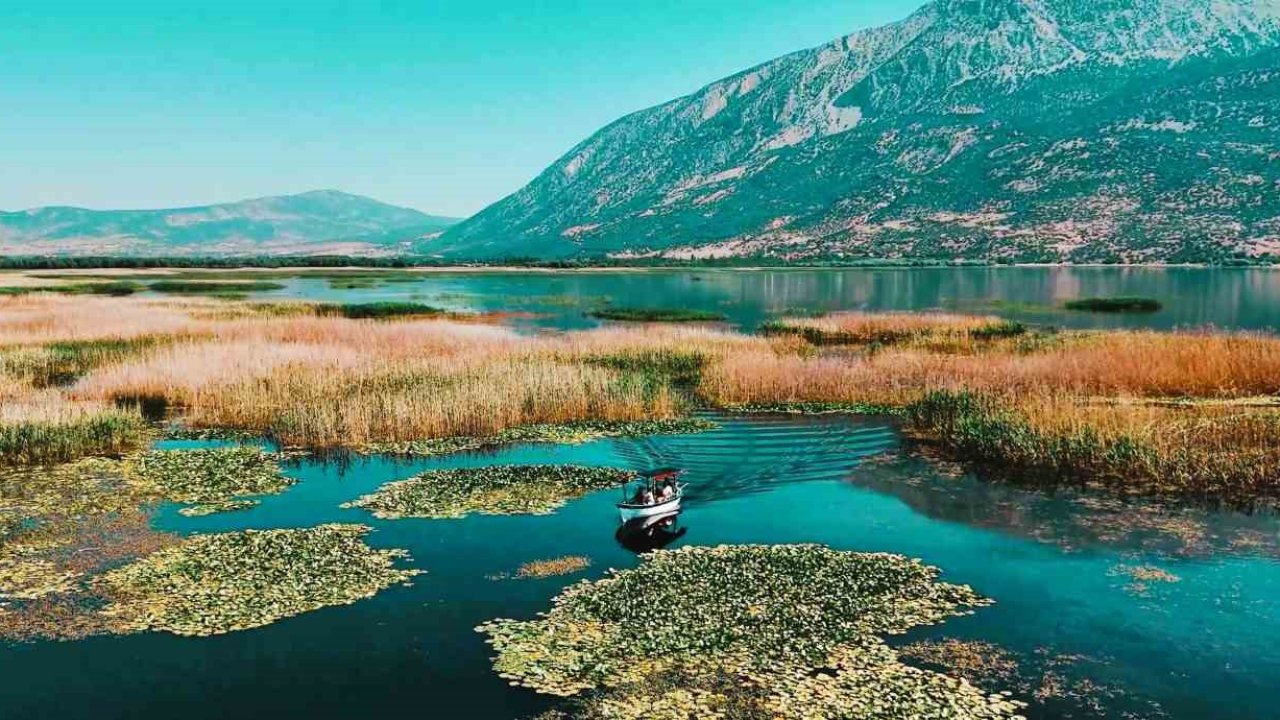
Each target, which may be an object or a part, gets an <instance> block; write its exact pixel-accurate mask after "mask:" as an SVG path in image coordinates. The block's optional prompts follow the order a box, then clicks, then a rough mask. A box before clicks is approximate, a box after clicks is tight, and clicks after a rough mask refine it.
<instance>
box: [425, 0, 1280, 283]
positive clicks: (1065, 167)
mask: <svg viewBox="0 0 1280 720" xmlns="http://www.w3.org/2000/svg"><path fill="white" fill-rule="evenodd" d="M425 247H427V248H430V249H431V251H433V252H439V253H442V254H445V255H449V256H454V257H503V256H507V257H511V256H538V257H544V258H566V257H580V256H603V255H612V256H621V257H636V256H665V257H682V258H699V257H700V258H709V257H730V256H754V255H770V256H775V257H779V258H785V259H793V260H794V259H804V258H815V259H816V258H832V257H843V258H863V257H865V258H943V259H954V258H968V259H980V260H989V261H1023V262H1030V261H1055V262H1056V261H1066V262H1094V261H1103V262H1158V261H1206V260H1222V259H1226V258H1232V257H1255V258H1257V257H1266V256H1271V255H1280V0H938V1H937V2H933V3H931V4H929V5H926V6H925V7H923V8H922V9H920V10H919V11H918V12H916V13H915V14H913V15H911V16H910V17H908V18H907V19H905V20H903V21H901V22H898V23H895V24H892V25H889V26H886V27H882V28H878V29H873V30H867V31H864V32H859V33H856V34H853V35H849V36H847V37H842V38H840V39H838V40H835V41H834V42H831V43H828V44H826V45H823V46H821V47H818V48H814V49H811V50H805V51H801V52H797V53H793V54H791V55H787V56H784V57H781V58H778V59H777V60H774V61H772V62H768V63H765V64H764V65H760V66H758V67H756V68H752V69H750V70H747V71H744V72H742V73H739V74H737V75H734V76H732V77H729V78H726V79H724V80H720V81H719V82H716V83H713V84H711V85H708V86H707V87H705V88H703V89H702V90H700V91H698V92H696V93H694V94H692V95H689V96H687V97H683V98H680V99H677V100H673V101H671V102H668V103H666V104H664V105H660V106H658V107H654V108H651V109H648V110H644V111H641V112H638V113H635V114H633V115H629V116H627V117H624V118H622V119H621V120H618V121H617V122H615V123H613V124H612V125H609V126H608V127H606V128H604V129H603V130H601V131H599V132H598V133H596V134H595V135H593V136H592V137H590V138H588V139H587V140H586V141H584V142H583V143H581V144H580V145H578V146H577V147H575V148H573V149H572V150H571V151H569V153H568V154H567V155H565V156H564V157H563V158H561V159H560V160H559V161H557V162H556V163H555V164H554V165H552V166H551V167H550V168H548V169H547V170H546V171H544V172H543V173H542V174H541V175H539V176H538V177H537V178H536V179H535V180H534V181H533V182H531V183H530V184H529V185H528V186H526V187H525V188H523V189H521V190H519V191H518V192H516V193H515V194H513V195H511V196H510V197H507V198H505V199H503V200H501V201H500V202H498V203H496V204H494V205H492V206H490V207H489V208H487V209H486V210H484V211H482V212H481V213H479V214H478V215H476V216H475V217H473V218H471V219H469V220H467V221H465V222H462V223H460V224H458V225H456V226H454V227H453V228H451V229H449V230H448V231H446V232H445V233H444V234H443V235H442V236H441V237H440V238H438V239H436V240H433V241H429V242H428V243H426V244H425Z"/></svg>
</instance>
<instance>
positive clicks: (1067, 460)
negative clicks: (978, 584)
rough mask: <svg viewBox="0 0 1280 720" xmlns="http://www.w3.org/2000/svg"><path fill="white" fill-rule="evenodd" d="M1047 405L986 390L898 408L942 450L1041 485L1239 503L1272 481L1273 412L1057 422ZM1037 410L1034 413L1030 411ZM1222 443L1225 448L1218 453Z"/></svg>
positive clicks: (1278, 419) (1277, 448)
mask: <svg viewBox="0 0 1280 720" xmlns="http://www.w3.org/2000/svg"><path fill="white" fill-rule="evenodd" d="M1054 410H1055V408H1052V406H1049V407H1048V409H1045V407H1043V406H1042V407H1039V408H1037V407H1034V406H1032V407H1031V408H1030V411H1028V410H1026V409H1021V408H1019V407H1017V406H1016V405H1013V404H1012V403H1009V402H1006V401H1001V400H998V399H996V398H993V397H990V396H984V395H979V394H974V393H965V392H944V391H939V392H934V393H931V394H929V395H928V396H926V397H925V398H923V399H922V400H920V401H919V402H917V403H914V404H912V405H911V406H909V407H908V408H907V413H906V417H907V425H906V426H907V429H908V430H909V431H910V432H913V433H916V434H918V435H920V436H922V437H924V438H926V439H929V440H930V441H931V442H933V443H935V444H936V445H938V446H940V447H942V448H944V449H946V450H947V451H948V452H950V453H953V454H955V455H957V456H959V457H962V458H970V459H976V460H979V461H982V462H984V463H985V464H986V466H987V467H988V469H989V470H991V471H993V472H996V473H997V474H999V475H1002V476H1004V477H1012V476H1014V475H1015V474H1017V473H1029V474H1030V475H1031V476H1033V477H1035V478H1036V482H1037V483H1040V484H1052V483H1071V484H1082V485H1095V486H1100V487H1107V488H1110V489H1113V490H1118V491H1122V492H1139V493H1149V494H1170V495H1179V496H1199V497H1202V498H1205V499H1216V500H1226V501H1235V502H1240V503H1244V504H1247V503H1249V502H1251V501H1252V500H1253V499H1255V498H1257V497H1258V496H1260V495H1262V494H1265V493H1267V492H1268V491H1269V490H1271V489H1273V488H1274V483H1275V472H1274V468H1275V467H1276V466H1277V465H1278V464H1280V444H1277V443H1276V437H1277V434H1278V433H1280V414H1275V413H1261V414H1260V413H1254V412H1249V411H1247V409H1246V411H1245V412H1238V411H1237V412H1232V411H1231V408H1225V409H1224V410H1225V411H1219V412H1218V413H1216V414H1208V413H1204V414H1201V415H1200V416H1199V417H1195V418H1193V421H1192V422H1190V423H1176V424H1175V423H1169V422H1167V421H1166V422H1164V423H1160V424H1159V425H1156V424H1155V423H1150V424H1149V425H1148V426H1147V427H1146V428H1141V426H1138V427H1135V428H1133V429H1130V428H1127V427H1121V428H1119V429H1113V428H1106V427H1105V426H1103V425H1101V424H1099V425H1091V424H1080V423H1079V422H1078V421H1075V422H1073V421H1072V420H1074V418H1073V417H1070V416H1069V419H1068V420H1067V421H1061V420H1058V419H1057V418H1054V417H1053V415H1054ZM1037 411H1039V412H1040V414H1041V417H1040V418H1039V419H1037V418H1036V417H1035V416H1034V415H1032V414H1030V413H1034V412H1037ZM1177 412H1178V411H1177V410H1169V409H1161V408H1148V409H1146V410H1145V411H1144V412H1141V413H1140V414H1139V415H1138V416H1139V417H1145V418H1148V419H1155V420H1160V419H1163V418H1162V417H1161V416H1163V415H1165V414H1170V413H1172V414H1176V413H1177ZM1135 425H1136V423H1135ZM1152 428H1156V430H1155V432H1152ZM1143 430H1145V432H1144V431H1143ZM1223 446H1227V447H1229V448H1231V450H1232V451H1231V452H1223V451H1222V449H1221V448H1222V447H1223Z"/></svg>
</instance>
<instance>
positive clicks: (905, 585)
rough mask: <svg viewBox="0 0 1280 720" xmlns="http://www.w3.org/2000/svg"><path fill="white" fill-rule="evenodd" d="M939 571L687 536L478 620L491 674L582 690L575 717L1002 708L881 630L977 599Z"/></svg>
mask: <svg viewBox="0 0 1280 720" xmlns="http://www.w3.org/2000/svg"><path fill="white" fill-rule="evenodd" d="M937 576H938V570H937V569H935V568H931V567H928V566H926V565H923V564H922V563H920V562H919V561H915V560H910V559H907V558H904V557H901V556H897V555H888V554H867V553H853V552H840V551H836V550H831V549H829V548H826V547H822V546H818V545H774V546H768V545H743V546H720V547H688V548H682V549H680V550H676V551H658V552H655V553H653V554H651V555H648V556H645V558H644V560H643V562H642V563H641V564H640V566H639V567H637V568H634V569H630V570H624V571H621V572H615V573H613V574H612V575H610V576H609V577H606V578H605V579H603V580H599V581H595V582H583V583H579V584H577V585H572V586H570V587H569V588H568V589H567V590H565V591H564V592H563V593H562V594H561V595H560V596H559V597H557V598H556V599H555V601H554V603H553V606H552V609H551V610H550V611H549V612H547V613H545V614H543V615H541V616H539V617H538V618H537V619H534V620H529V621H518V620H502V619H500V620H494V621H491V622H489V623H486V624H484V625H482V626H480V627H479V628H477V630H479V631H480V632H482V633H484V634H486V635H488V636H489V639H490V642H491V643H492V645H493V646H494V649H495V650H496V651H497V657H496V659H495V661H494V668H495V670H497V671H498V672H499V674H501V675H502V677H504V678H507V679H508V680H511V681H513V682H516V683H519V684H521V685H524V686H525V687H529V688H532V689H534V690H537V691H538V692H541V693H547V694H553V695H561V696H575V695H582V694H583V693H586V695H585V696H584V697H582V699H581V700H580V701H579V703H578V705H577V706H576V707H575V708H574V709H575V713H574V717H588V718H597V717H599V718H603V717H611V718H637V719H638V718H647V717H663V718H666V717H671V718H677V717H679V718H684V717H713V716H714V717H726V716H731V717H734V718H752V719H754V718H760V719H761V720H763V719H765V718H812V717H877V718H904V719H905V718H943V717H949V718H1006V717H1013V716H1014V715H1015V714H1016V713H1017V711H1018V710H1019V709H1020V708H1021V704H1020V703H1017V702H1014V701H1012V700H1009V699H1008V698H1007V697H1006V696H1004V695H988V694H987V693H984V692H982V691H980V690H978V689H977V688H975V687H973V686H972V685H969V684H968V683H967V682H965V681H962V680H958V679H955V678H951V677H948V676H946V675H940V674H936V673H932V672H928V671H923V670H918V669H916V668H911V667H908V666H906V665H904V664H903V663H902V662H901V661H900V660H899V659H898V656H897V654H896V653H895V652H894V651H893V650H892V649H890V648H889V647H888V646H887V645H885V644H884V642H883V640H882V639H881V638H882V636H885V635H891V634H900V633H903V632H906V631H908V630H910V629H912V628H914V627H917V626H921V625H931V624H934V623H938V622H941V621H943V620H945V619H947V618H949V617H953V616H956V615H961V614H964V613H966V612H968V611H970V610H971V609H973V608H976V607H980V606H982V605H985V604H986V603H987V601H986V600H984V599H983V598H982V597H980V596H979V595H978V594H977V593H975V592H974V591H973V590H971V589H970V588H968V587H965V586H959V585H950V584H946V583H941V582H938V580H937ZM655 709H662V710H663V712H661V713H655Z"/></svg>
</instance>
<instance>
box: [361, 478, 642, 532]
mask: <svg viewBox="0 0 1280 720" xmlns="http://www.w3.org/2000/svg"><path fill="white" fill-rule="evenodd" d="M629 477H631V473H629V472H626V471H624V470H616V469H614V468H600V467H582V466H579V465H494V466H490V467H480V468H462V469H456V470H428V471H427V472H424V473H422V474H420V475H417V476H415V477H412V478H410V479H408V480H400V481H397V482H392V483H387V484H386V485H383V486H382V487H381V488H379V489H378V491H377V492H374V493H372V494H370V495H364V496H362V497H360V498H357V499H356V500H353V501H352V502H349V503H344V504H343V505H342V507H344V508H363V509H365V510H368V511H370V512H372V513H373V514H374V516H375V517H378V518H381V519H384V520H387V519H396V518H406V517H417V518H460V517H465V516H467V515H470V514H472V513H479V514H482V515H543V514H546V513H549V512H551V511H553V510H555V509H556V508H558V507H560V506H562V505H564V504H565V503H566V502H568V501H569V500H572V499H574V498H578V497H581V496H583V495H585V494H587V493H589V492H592V491H594V490H603V489H604V488H610V487H617V486H618V485H620V484H621V483H623V482H625V481H626V480H627V479H628V478H629Z"/></svg>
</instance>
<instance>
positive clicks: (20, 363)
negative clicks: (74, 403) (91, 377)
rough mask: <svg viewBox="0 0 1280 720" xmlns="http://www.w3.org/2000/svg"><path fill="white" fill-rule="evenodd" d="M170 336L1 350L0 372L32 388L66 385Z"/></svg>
mask: <svg viewBox="0 0 1280 720" xmlns="http://www.w3.org/2000/svg"><path fill="white" fill-rule="evenodd" d="M168 342H172V338H171V337H167V336H157V335H147V336H142V337H137V338H130V339H127V340H118V339H106V340H64V341H61V342H52V343H48V344H46V345H40V346H34V347H33V346H27V345H16V346H11V347H8V348H3V349H0V372H2V373H4V375H5V376H7V377H9V378H13V379H18V380H21V381H23V382H26V383H28V384H30V385H31V386H33V387H35V388H47V387H54V386H58V385H69V384H71V383H73V382H75V381H76V380H78V379H80V378H81V377H83V376H84V375H85V373H88V372H89V371H90V370H93V369H95V368H99V367H102V366H104V365H108V364H111V363H115V362H119V361H121V360H126V359H128V358H132V357H136V356H137V355H139V354H141V353H143V352H145V351H147V350H150V349H151V348H154V347H157V346H159V345H162V344H164V343H168Z"/></svg>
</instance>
